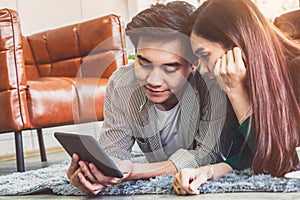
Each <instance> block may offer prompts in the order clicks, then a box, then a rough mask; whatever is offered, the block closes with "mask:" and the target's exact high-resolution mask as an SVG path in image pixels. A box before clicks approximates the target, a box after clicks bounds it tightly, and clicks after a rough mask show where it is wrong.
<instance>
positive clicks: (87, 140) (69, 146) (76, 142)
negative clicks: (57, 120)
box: [54, 132, 123, 178]
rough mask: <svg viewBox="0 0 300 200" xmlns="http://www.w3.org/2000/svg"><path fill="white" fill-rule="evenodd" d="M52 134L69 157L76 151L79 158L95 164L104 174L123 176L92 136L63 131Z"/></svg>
mask: <svg viewBox="0 0 300 200" xmlns="http://www.w3.org/2000/svg"><path fill="white" fill-rule="evenodd" d="M54 136H55V138H56V139H57V140H58V141H59V143H60V144H61V145H62V146H63V147H64V149H65V150H66V151H67V152H68V154H69V155H70V156H71V157H72V155H73V153H77V154H78V156H79V158H80V160H82V161H85V162H88V163H93V164H95V165H96V167H97V168H98V170H100V171H101V172H102V173H103V174H104V175H106V176H110V177H117V178H122V177H123V174H122V172H121V171H120V170H119V169H118V168H117V166H116V165H115V163H114V162H113V161H112V160H111V158H110V157H109V156H108V155H107V154H106V152H105V151H104V149H103V148H102V147H101V146H100V144H99V142H98V141H97V140H96V139H95V138H94V137H92V136H90V135H80V134H72V133H63V132H55V133H54Z"/></svg>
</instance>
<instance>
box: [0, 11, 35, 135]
mask: <svg viewBox="0 0 300 200" xmlns="http://www.w3.org/2000/svg"><path fill="white" fill-rule="evenodd" d="M26 89H27V80H26V72H25V64H24V57H23V50H22V33H21V29H20V21H19V17H18V13H17V12H16V11H14V10H10V9H1V10H0V105H1V106H0V109H1V111H0V112H1V115H2V116H5V117H1V119H0V132H2V131H15V130H21V129H26V128H28V127H30V122H29V119H28V109H27V103H26Z"/></svg>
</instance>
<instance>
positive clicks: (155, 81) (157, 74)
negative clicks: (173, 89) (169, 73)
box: [147, 67, 163, 86]
mask: <svg viewBox="0 0 300 200" xmlns="http://www.w3.org/2000/svg"><path fill="white" fill-rule="evenodd" d="M147 82H148V84H150V85H152V86H160V85H162V83H163V78H162V72H161V70H160V68H159V67H154V68H153V69H152V70H151V72H150V73H149V75H148V78H147Z"/></svg>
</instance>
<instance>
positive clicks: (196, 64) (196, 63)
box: [192, 59, 200, 72]
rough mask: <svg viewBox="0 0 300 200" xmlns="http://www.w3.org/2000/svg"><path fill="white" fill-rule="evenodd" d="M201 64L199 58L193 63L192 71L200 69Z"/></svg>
mask: <svg viewBox="0 0 300 200" xmlns="http://www.w3.org/2000/svg"><path fill="white" fill-rule="evenodd" d="M199 66H200V60H199V59H197V60H196V61H195V62H194V64H192V72H195V71H196V70H199Z"/></svg>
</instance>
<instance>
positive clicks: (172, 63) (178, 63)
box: [136, 55, 182, 67]
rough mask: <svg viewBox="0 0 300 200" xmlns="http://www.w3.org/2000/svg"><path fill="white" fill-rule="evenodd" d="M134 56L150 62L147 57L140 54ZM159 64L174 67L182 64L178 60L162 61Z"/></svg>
mask: <svg viewBox="0 0 300 200" xmlns="http://www.w3.org/2000/svg"><path fill="white" fill-rule="evenodd" d="M136 57H138V59H140V60H142V61H144V62H146V63H152V62H151V61H150V60H148V59H147V58H145V57H143V56H142V55H137V56H136ZM161 65H164V66H171V67H172V66H174V67H180V66H182V63H180V62H171V63H163V64H161Z"/></svg>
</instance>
